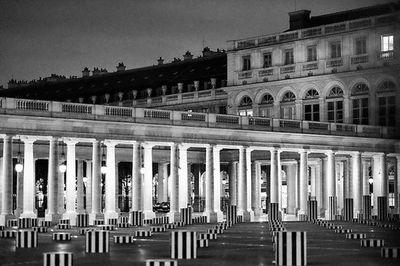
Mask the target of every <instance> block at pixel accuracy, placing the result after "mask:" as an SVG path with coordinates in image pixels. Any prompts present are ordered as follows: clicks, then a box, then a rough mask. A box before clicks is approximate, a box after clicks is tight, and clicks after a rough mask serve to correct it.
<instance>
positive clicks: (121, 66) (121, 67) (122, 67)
mask: <svg viewBox="0 0 400 266" xmlns="http://www.w3.org/2000/svg"><path fill="white" fill-rule="evenodd" d="M125 69H126V66H125V65H124V63H122V62H121V63H118V66H117V72H120V71H125Z"/></svg>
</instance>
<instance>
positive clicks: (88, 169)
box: [86, 161, 92, 213]
mask: <svg viewBox="0 0 400 266" xmlns="http://www.w3.org/2000/svg"><path fill="white" fill-rule="evenodd" d="M91 212H92V161H86V213H91Z"/></svg>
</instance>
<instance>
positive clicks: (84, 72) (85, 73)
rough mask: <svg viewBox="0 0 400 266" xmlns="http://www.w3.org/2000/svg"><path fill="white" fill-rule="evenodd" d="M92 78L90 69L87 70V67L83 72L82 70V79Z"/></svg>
mask: <svg viewBox="0 0 400 266" xmlns="http://www.w3.org/2000/svg"><path fill="white" fill-rule="evenodd" d="M89 76H90V71H89V68H87V67H85V68H84V69H83V70H82V77H84V78H85V77H89Z"/></svg>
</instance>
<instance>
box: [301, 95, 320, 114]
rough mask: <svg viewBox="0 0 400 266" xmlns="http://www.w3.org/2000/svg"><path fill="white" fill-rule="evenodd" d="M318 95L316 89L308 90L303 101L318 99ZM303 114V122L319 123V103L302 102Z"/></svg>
mask: <svg viewBox="0 0 400 266" xmlns="http://www.w3.org/2000/svg"><path fill="white" fill-rule="evenodd" d="M318 98H319V93H318V91H317V90H316V89H310V90H308V91H307V93H306V95H305V100H312V99H318ZM304 103H305V104H304V106H303V108H304V109H303V110H304V111H303V113H304V120H307V121H319V102H318V101H315V100H313V101H304Z"/></svg>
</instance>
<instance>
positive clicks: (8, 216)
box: [0, 214, 15, 226]
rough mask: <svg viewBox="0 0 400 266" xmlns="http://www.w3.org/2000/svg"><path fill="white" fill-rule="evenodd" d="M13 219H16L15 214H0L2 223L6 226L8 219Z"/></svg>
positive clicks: (0, 223) (0, 222)
mask: <svg viewBox="0 0 400 266" xmlns="http://www.w3.org/2000/svg"><path fill="white" fill-rule="evenodd" d="M11 219H15V216H14V215H13V214H0V225H2V226H6V225H7V221H8V220H11Z"/></svg>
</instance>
